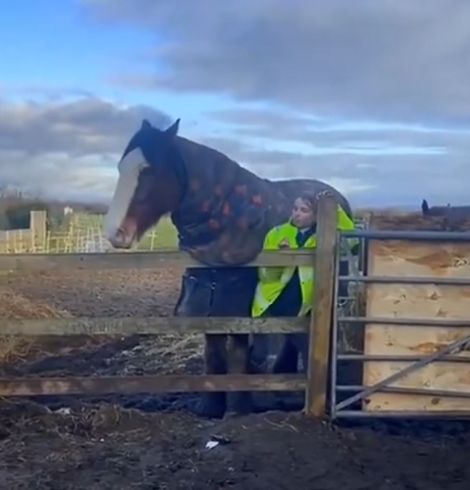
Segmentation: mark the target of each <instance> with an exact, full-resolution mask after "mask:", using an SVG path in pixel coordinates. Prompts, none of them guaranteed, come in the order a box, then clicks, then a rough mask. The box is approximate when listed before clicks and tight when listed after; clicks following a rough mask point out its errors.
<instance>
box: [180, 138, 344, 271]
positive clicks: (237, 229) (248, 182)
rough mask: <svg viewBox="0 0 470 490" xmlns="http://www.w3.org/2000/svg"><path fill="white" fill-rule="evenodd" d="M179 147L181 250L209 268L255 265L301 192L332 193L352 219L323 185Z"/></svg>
mask: <svg viewBox="0 0 470 490" xmlns="http://www.w3.org/2000/svg"><path fill="white" fill-rule="evenodd" d="M177 145H178V150H179V154H180V157H181V160H182V161H181V164H182V165H183V166H184V173H185V178H186V180H187V182H186V185H185V188H186V193H185V196H184V197H183V200H182V202H181V204H180V206H179V207H178V209H176V210H175V211H174V212H173V213H172V216H171V217H172V221H173V223H174V225H175V226H176V228H177V229H178V232H179V242H180V248H181V249H182V250H186V251H187V252H188V253H189V254H190V255H191V256H192V257H194V258H195V259H196V260H198V261H200V262H202V263H204V264H206V265H209V266H210V265H212V266H218V265H233V266H236V265H241V264H244V263H247V262H249V261H251V260H253V259H254V258H255V257H256V256H257V255H258V253H259V252H260V251H261V249H262V246H263V241H264V237H265V236H266V233H267V232H268V231H269V229H270V228H272V227H273V226H276V225H278V224H280V223H282V222H284V221H286V220H287V219H288V218H289V216H290V212H291V208H292V205H293V203H294V200H295V198H296V197H298V196H299V194H301V193H302V192H305V191H309V192H314V193H317V192H321V191H324V190H329V191H330V192H331V193H332V194H333V195H334V196H335V197H336V198H337V199H338V202H340V204H341V205H343V207H344V209H345V211H346V212H348V213H350V209H349V205H348V203H347V201H345V200H344V198H343V197H342V196H341V194H339V193H338V192H337V191H336V190H335V189H333V188H332V187H330V186H329V185H327V184H325V183H323V182H319V181H316V180H307V179H297V180H286V181H277V182H276V181H270V180H267V179H263V178H260V177H258V176H256V175H255V174H253V173H252V172H250V171H248V170H247V169H245V168H243V167H241V166H240V165H239V164H238V163H237V162H235V161H233V160H231V159H229V158H228V157H226V156H225V155H223V154H222V153H220V152H218V151H216V150H213V149H211V148H208V147H206V146H204V145H200V144H196V143H193V142H191V141H189V140H186V139H184V138H181V137H178V138H177Z"/></svg>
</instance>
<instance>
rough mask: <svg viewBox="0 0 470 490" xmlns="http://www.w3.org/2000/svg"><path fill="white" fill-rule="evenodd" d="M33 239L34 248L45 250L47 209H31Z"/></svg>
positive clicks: (35, 249) (30, 227)
mask: <svg viewBox="0 0 470 490" xmlns="http://www.w3.org/2000/svg"><path fill="white" fill-rule="evenodd" d="M29 229H30V233H31V241H32V246H33V250H34V251H37V250H38V249H39V250H41V251H42V250H44V249H45V248H46V247H45V244H46V234H47V211H30V225H29Z"/></svg>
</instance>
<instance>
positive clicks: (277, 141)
mask: <svg viewBox="0 0 470 490" xmlns="http://www.w3.org/2000/svg"><path fill="white" fill-rule="evenodd" d="M0 3H1V7H2V15H1V16H0V46H1V48H0V58H1V65H0V66H1V68H0V187H1V186H10V185H12V186H19V187H22V188H24V189H27V190H29V191H31V192H34V193H38V194H40V195H44V196H48V197H55V198H65V199H87V200H93V201H100V202H105V203H106V202H108V201H109V199H110V198H111V196H112V192H113V190H114V185H115V183H116V181H117V176H118V173H117V162H118V160H119V158H120V155H121V154H122V151H123V150H124V148H125V146H126V144H127V142H128V140H129V139H130V138H131V136H132V134H133V133H134V132H135V131H136V130H137V129H138V127H139V126H140V124H141V121H142V119H143V118H147V119H149V120H150V121H151V122H152V123H153V124H154V125H155V126H157V127H161V128H165V127H166V126H168V125H170V124H171V123H172V122H173V121H174V120H175V119H176V118H181V123H180V134H181V135H182V136H184V137H186V138H189V139H192V140H195V141H197V142H200V143H203V144H206V145H209V146H211V147H213V148H216V149H217V150H219V151H222V152H223V153H225V154H226V155H227V156H229V157H230V158H232V159H234V160H236V161H238V162H239V163H240V164H241V165H243V166H244V167H247V168H249V169H250V170H251V171H253V172H255V173H257V174H258V175H260V176H262V177H267V178H272V179H279V178H290V177H294V178H297V177H307V178H317V179H321V180H324V181H326V182H328V183H330V184H332V185H334V186H335V187H337V188H338V189H339V190H340V191H341V192H343V193H344V194H345V195H346V196H347V197H348V199H349V200H350V202H351V203H352V205H353V207H371V206H373V207H388V206H394V207H395V206H403V207H412V208H416V209H419V207H420V204H421V200H422V199H423V198H426V199H427V200H428V202H429V203H430V205H434V204H436V205H439V204H440V205H442V204H443V205H445V204H447V203H452V204H470V195H469V194H470V193H469V190H468V188H469V184H468V183H469V182H470V159H469V157H470V142H469V141H470V138H469V136H470V83H469V80H470V77H469V75H470V29H468V25H470V2H466V1H465V0H426V2H425V3H426V8H423V2H421V1H419V2H418V1H417V0H355V1H354V2H350V1H346V0H329V1H325V0H302V1H301V0H290V2H287V1H286V0H256V1H251V0H224V1H223V2H222V1H220V0H198V1H194V0H178V2H170V1H168V0H60V1H56V0H38V1H26V0H17V1H15V2H10V1H7V0H0Z"/></svg>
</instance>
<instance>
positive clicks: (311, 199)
mask: <svg viewBox="0 0 470 490" xmlns="http://www.w3.org/2000/svg"><path fill="white" fill-rule="evenodd" d="M298 199H301V200H302V201H304V202H306V203H307V204H308V206H309V207H310V208H311V209H315V207H316V206H317V203H318V198H317V195H316V194H314V193H312V192H302V193H301V194H300V195H299V196H298Z"/></svg>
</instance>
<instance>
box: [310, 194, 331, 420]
mask: <svg viewBox="0 0 470 490" xmlns="http://www.w3.org/2000/svg"><path fill="white" fill-rule="evenodd" d="M317 216H318V219H317V248H316V251H315V260H314V267H315V269H314V271H315V276H314V277H315V288H314V296H313V308H312V313H311V317H310V329H309V333H310V336H309V355H308V366H307V390H306V394H305V409H304V410H305V413H306V414H307V415H308V416H313V417H323V416H324V415H325V414H326V399H327V386H328V371H329V369H328V368H329V354H330V334H331V321H332V311H333V297H334V278H335V274H334V273H335V262H336V260H335V257H336V253H339V250H338V246H337V245H338V235H337V221H338V218H337V203H336V201H335V200H334V198H333V197H331V196H324V197H322V198H321V199H320V200H319V202H318V208H317Z"/></svg>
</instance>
